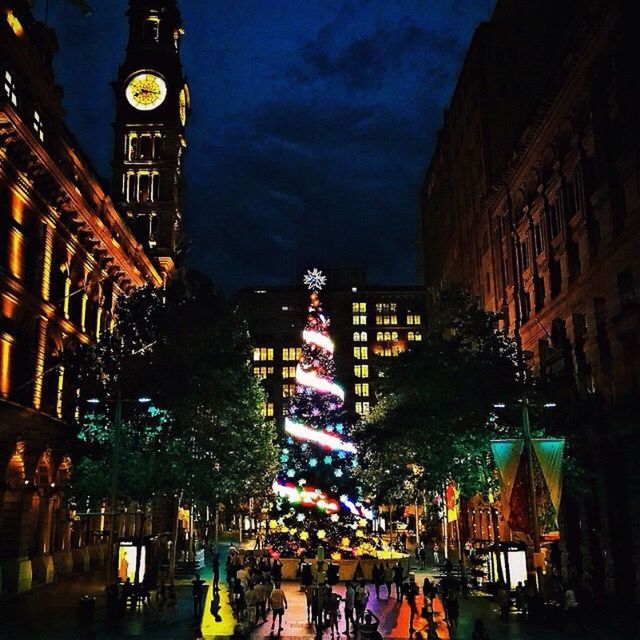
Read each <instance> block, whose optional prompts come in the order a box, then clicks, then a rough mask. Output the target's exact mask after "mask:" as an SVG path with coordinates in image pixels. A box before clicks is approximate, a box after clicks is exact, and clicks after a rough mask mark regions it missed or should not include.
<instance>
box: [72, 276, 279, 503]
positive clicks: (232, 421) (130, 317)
mask: <svg viewBox="0 0 640 640" xmlns="http://www.w3.org/2000/svg"><path fill="white" fill-rule="evenodd" d="M116 318H117V319H116V321H115V325H114V326H113V328H112V329H111V331H109V332H108V333H105V334H103V336H102V337H101V339H100V340H99V341H98V342H97V343H95V344H91V345H81V346H79V347H78V348H77V349H76V351H75V353H74V354H73V355H72V356H71V357H70V358H68V362H67V363H66V366H67V367H68V369H69V371H70V373H71V375H74V376H75V377H76V379H77V380H78V387H79V389H80V392H79V398H78V401H79V407H80V412H79V422H80V425H79V427H80V438H81V440H83V441H84V442H85V446H84V448H83V454H84V455H83V456H82V458H81V459H80V461H79V462H78V463H77V464H76V466H75V468H74V474H73V477H74V491H75V493H76V496H77V498H78V499H86V497H87V496H91V497H94V498H96V499H99V498H101V497H103V496H105V495H106V494H107V493H108V486H109V483H110V478H111V471H110V469H111V464H112V460H113V447H114V444H116V446H117V450H118V457H119V469H120V481H119V483H118V488H119V497H120V498H121V499H123V500H126V499H135V500H137V501H139V502H148V501H150V500H151V499H152V498H153V496H155V495H176V494H178V493H179V492H180V491H182V492H183V493H184V495H185V496H186V497H190V498H195V499H204V500H214V501H216V502H217V501H223V500H238V501H239V500H243V499H244V498H247V497H250V496H255V495H260V494H261V493H265V492H267V491H268V490H269V486H270V482H271V479H272V477H273V474H274V472H275V466H276V449H275V444H274V441H275V432H274V429H273V427H272V426H271V425H269V424H268V423H266V422H265V420H264V418H263V417H262V414H261V408H262V403H263V401H264V397H263V392H262V389H261V388H260V386H259V384H258V382H257V381H256V379H255V378H254V376H253V375H252V372H251V368H250V354H251V348H250V342H249V336H248V331H247V328H246V326H245V324H244V322H243V321H242V320H241V319H240V317H239V316H238V314H237V312H236V310H235V309H234V308H232V307H231V306H230V304H229V303H228V301H227V300H226V299H225V298H224V296H223V295H222V294H220V293H219V292H217V291H216V290H215V288H214V286H213V283H212V282H211V281H210V280H209V279H208V278H206V277H205V276H203V275H201V274H199V273H197V272H193V271H185V272H180V273H178V274H177V275H176V277H174V278H173V279H171V280H170V282H169V283H168V285H167V287H166V289H156V288H153V287H150V286H149V287H142V288H140V289H138V290H137V291H136V292H134V293H133V294H132V295H131V296H129V297H123V298H121V299H120V300H118V306H117V316H116ZM94 397H95V398H97V399H99V400H100V401H101V403H100V404H90V403H88V401H89V400H90V399H91V398H94ZM118 397H120V398H121V399H122V400H123V402H122V404H121V407H122V422H121V428H120V429H119V430H118V433H117V434H116V433H115V431H114V416H115V406H116V404H117V399H118ZM142 397H146V398H149V400H150V402H149V403H148V404H146V405H143V404H140V403H138V402H137V399H139V398H142ZM116 438H117V440H118V442H117V443H115V440H116Z"/></svg>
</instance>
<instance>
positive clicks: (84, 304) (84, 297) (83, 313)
mask: <svg viewBox="0 0 640 640" xmlns="http://www.w3.org/2000/svg"><path fill="white" fill-rule="evenodd" d="M86 325H87V294H86V293H83V294H82V307H81V309H80V328H81V329H82V331H84V332H85V333H86V331H87V326H86Z"/></svg>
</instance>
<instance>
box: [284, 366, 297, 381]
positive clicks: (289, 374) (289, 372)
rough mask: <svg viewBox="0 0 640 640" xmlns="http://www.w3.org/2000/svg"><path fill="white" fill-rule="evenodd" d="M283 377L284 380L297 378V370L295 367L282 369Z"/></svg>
mask: <svg viewBox="0 0 640 640" xmlns="http://www.w3.org/2000/svg"><path fill="white" fill-rule="evenodd" d="M282 377H283V378H295V377H296V368H295V367H282Z"/></svg>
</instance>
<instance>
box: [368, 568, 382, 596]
mask: <svg viewBox="0 0 640 640" xmlns="http://www.w3.org/2000/svg"><path fill="white" fill-rule="evenodd" d="M371 577H372V578H373V584H374V586H375V588H376V598H378V599H380V585H382V584H383V582H384V567H383V566H382V562H379V563H376V564H374V565H373V569H372V570H371Z"/></svg>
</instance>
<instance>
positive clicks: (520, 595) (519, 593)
mask: <svg viewBox="0 0 640 640" xmlns="http://www.w3.org/2000/svg"><path fill="white" fill-rule="evenodd" d="M515 595H516V609H517V610H518V611H519V612H520V613H525V609H526V607H525V604H524V587H523V586H522V582H518V584H517V585H516V590H515Z"/></svg>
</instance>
